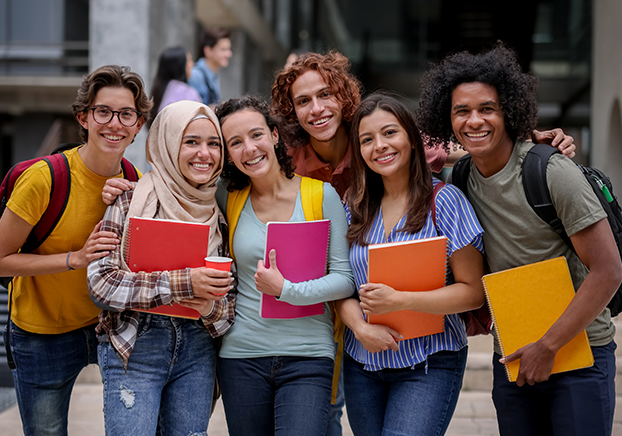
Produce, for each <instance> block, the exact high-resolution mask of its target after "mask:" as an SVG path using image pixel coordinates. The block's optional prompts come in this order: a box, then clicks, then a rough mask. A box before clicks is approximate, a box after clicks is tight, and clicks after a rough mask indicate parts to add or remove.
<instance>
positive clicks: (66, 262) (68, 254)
mask: <svg viewBox="0 0 622 436" xmlns="http://www.w3.org/2000/svg"><path fill="white" fill-rule="evenodd" d="M71 253H72V252H71V251H70V252H69V253H67V259H66V260H65V264H66V265H67V268H68V269H69V271H73V270H75V268H72V267H70V266H69V256H70V255H71Z"/></svg>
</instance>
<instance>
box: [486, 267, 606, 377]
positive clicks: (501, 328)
mask: <svg viewBox="0 0 622 436" xmlns="http://www.w3.org/2000/svg"><path fill="white" fill-rule="evenodd" d="M482 281H483V283H484V290H485V291H486V299H487V300H488V306H489V307H490V313H491V315H492V319H493V322H494V326H495V329H496V331H497V337H498V339H499V345H500V346H501V352H502V354H503V356H507V355H510V354H512V353H513V352H515V351H516V350H518V349H519V348H520V347H522V346H524V345H527V344H529V343H531V342H535V341H537V340H538V339H540V338H541V337H542V336H543V335H544V333H546V331H547V330H548V329H549V328H550V327H551V326H552V325H553V323H554V322H555V321H556V320H557V319H558V318H559V317H560V315H561V314H562V313H563V312H564V310H566V307H568V304H570V300H572V299H573V297H574V295H575V290H574V287H573V285H572V278H571V277H570V271H569V270H568V264H567V263H566V258H564V257H563V256H562V257H556V258H554V259H549V260H545V261H542V262H536V263H532V264H529V265H524V266H520V267H517V268H512V269H508V270H505V271H499V272H496V273H492V274H488V275H485V276H484V277H483V278H482ZM593 364H594V357H593V356H592V349H591V348H590V344H589V342H588V339H587V333H586V332H585V330H583V331H582V332H581V333H579V334H578V335H577V336H576V337H575V338H574V339H572V340H571V341H570V342H568V343H567V344H566V345H564V346H563V347H562V348H561V349H560V350H559V352H558V353H557V355H556V356H555V364H554V365H553V370H552V371H551V373H552V374H554V373H558V372H564V371H572V370H574V369H579V368H587V367H590V366H592V365H593ZM519 367H520V360H517V361H514V362H510V363H508V364H506V365H505V372H506V373H507V376H508V380H510V381H512V382H513V381H516V378H517V377H518V369H519Z"/></svg>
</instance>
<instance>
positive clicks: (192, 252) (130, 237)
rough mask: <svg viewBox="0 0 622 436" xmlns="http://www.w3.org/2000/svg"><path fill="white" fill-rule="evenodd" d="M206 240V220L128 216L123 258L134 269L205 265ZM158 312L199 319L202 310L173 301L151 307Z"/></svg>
mask: <svg viewBox="0 0 622 436" xmlns="http://www.w3.org/2000/svg"><path fill="white" fill-rule="evenodd" d="M208 243H209V226H208V225H207V224H199V223H189V222H184V221H175V220H164V219H155V218H140V217H132V218H130V224H129V228H128V233H127V240H126V246H125V253H124V255H125V261H126V263H127V266H128V267H129V268H130V270H132V271H133V272H140V271H144V272H153V271H174V270H176V269H184V268H198V267H201V266H205V256H207V247H208ZM140 312H151V313H156V314H159V315H168V316H175V317H180V318H192V319H198V318H200V317H201V314H200V313H199V312H198V311H196V310H194V309H190V308H188V307H184V306H180V305H179V304H177V303H174V304H173V305H172V306H167V305H163V306H158V307H156V308H154V309H150V310H141V311H140Z"/></svg>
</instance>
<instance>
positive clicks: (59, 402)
mask: <svg viewBox="0 0 622 436" xmlns="http://www.w3.org/2000/svg"><path fill="white" fill-rule="evenodd" d="M10 328H11V339H10V342H11V353H13V358H14V359H15V363H16V365H17V368H16V369H14V370H13V380H14V382H15V393H16V395H17V404H18V406H19V413H20V415H21V418H22V427H23V430H24V435H25V436H66V435H67V415H68V413H69V398H70V397H71V391H72V389H73V385H74V383H75V381H76V378H77V377H78V374H80V371H82V369H83V368H84V367H86V366H87V365H89V364H91V363H97V338H96V336H95V326H94V325H92V326H89V327H84V328H81V329H78V330H74V331H71V332H67V333H62V334H58V335H42V334H37V333H30V332H27V331H25V330H22V329H21V328H19V327H17V326H16V325H15V324H13V322H11V324H10ZM5 336H6V335H5ZM5 340H6V337H5Z"/></svg>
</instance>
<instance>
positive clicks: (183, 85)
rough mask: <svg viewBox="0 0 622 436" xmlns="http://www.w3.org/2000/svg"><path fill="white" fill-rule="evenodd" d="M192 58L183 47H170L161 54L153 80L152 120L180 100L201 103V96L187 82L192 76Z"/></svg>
mask: <svg viewBox="0 0 622 436" xmlns="http://www.w3.org/2000/svg"><path fill="white" fill-rule="evenodd" d="M192 67H194V62H192V57H191V56H190V53H188V52H187V51H186V50H185V49H184V48H183V47H181V46H178V47H170V48H167V49H166V50H164V51H163V52H162V53H160V57H159V58H158V70H157V71H156V75H155V78H154V79H153V86H152V87H151V97H152V98H153V108H152V109H151V119H152V120H154V119H155V117H156V115H157V114H158V113H159V112H160V111H161V110H162V109H164V107H166V106H168V105H169V104H171V103H174V102H176V101H179V100H192V101H198V102H201V101H202V100H201V96H200V95H199V93H198V92H197V90H196V89H194V88H193V87H192V86H190V85H188V83H187V81H188V78H190V76H191V74H192Z"/></svg>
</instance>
